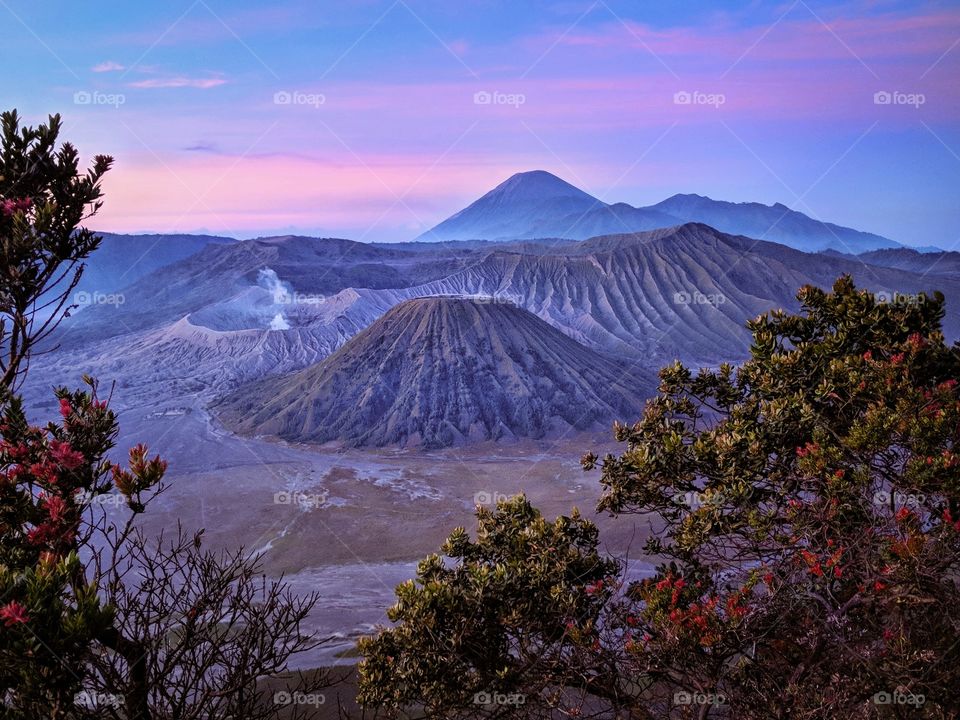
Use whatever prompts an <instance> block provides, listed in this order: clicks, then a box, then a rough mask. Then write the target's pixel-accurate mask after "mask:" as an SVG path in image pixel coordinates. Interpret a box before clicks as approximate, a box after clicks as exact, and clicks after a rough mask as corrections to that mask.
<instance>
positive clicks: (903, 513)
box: [894, 507, 913, 522]
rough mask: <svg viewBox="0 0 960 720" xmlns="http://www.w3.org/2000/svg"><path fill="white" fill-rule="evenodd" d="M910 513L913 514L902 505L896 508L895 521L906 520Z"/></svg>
mask: <svg viewBox="0 0 960 720" xmlns="http://www.w3.org/2000/svg"><path fill="white" fill-rule="evenodd" d="M912 514H913V513H911V512H910V511H909V510H908V509H907V508H905V507H902V508H900V509H899V510H897V514H896V515H894V519H895V520H896V521H897V522H903V521H904V520H906V519H907V518H908V517H910V516H911V515H912Z"/></svg>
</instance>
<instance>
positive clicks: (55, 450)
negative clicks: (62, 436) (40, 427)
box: [50, 440, 83, 470]
mask: <svg viewBox="0 0 960 720" xmlns="http://www.w3.org/2000/svg"><path fill="white" fill-rule="evenodd" d="M50 456H51V457H52V458H53V459H54V461H55V462H56V463H57V464H58V465H60V466H61V467H63V468H64V469H65V470H75V469H76V468H78V467H80V466H81V465H83V455H82V454H80V453H79V452H77V451H76V450H74V449H73V448H72V447H70V443H68V442H65V441H61V440H53V441H51V442H50Z"/></svg>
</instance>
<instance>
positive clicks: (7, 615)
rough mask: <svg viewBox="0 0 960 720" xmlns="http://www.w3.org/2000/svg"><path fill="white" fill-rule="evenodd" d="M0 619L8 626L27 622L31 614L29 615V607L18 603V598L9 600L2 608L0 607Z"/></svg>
mask: <svg viewBox="0 0 960 720" xmlns="http://www.w3.org/2000/svg"><path fill="white" fill-rule="evenodd" d="M0 620H3V624H4V625H6V626H7V627H10V626H12V625H16V624H17V623H25V622H27V621H29V620H30V616H29V615H27V609H26V608H25V607H24V606H23V605H21V604H20V603H18V602H17V601H16V600H14V601H11V602H8V603H7V604H6V605H4V606H3V607H2V608H0Z"/></svg>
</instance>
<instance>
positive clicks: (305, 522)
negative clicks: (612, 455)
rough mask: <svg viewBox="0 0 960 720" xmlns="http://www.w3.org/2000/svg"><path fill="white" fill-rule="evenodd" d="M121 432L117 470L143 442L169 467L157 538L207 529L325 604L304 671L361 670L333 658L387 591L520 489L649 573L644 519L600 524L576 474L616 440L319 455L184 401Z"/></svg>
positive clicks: (381, 605) (153, 529) (153, 512)
mask: <svg viewBox="0 0 960 720" xmlns="http://www.w3.org/2000/svg"><path fill="white" fill-rule="evenodd" d="M120 423H121V429H122V432H121V437H120V438H119V442H118V447H117V450H116V451H115V453H114V454H115V456H116V458H117V459H118V460H121V459H122V456H123V454H124V453H125V451H126V449H127V448H129V447H130V446H131V445H133V444H135V443H136V442H141V441H142V442H146V443H147V444H148V445H149V447H150V450H151V452H159V453H160V454H161V455H162V456H164V457H165V458H168V459H169V460H170V469H169V471H168V475H167V479H168V485H169V487H168V489H167V490H166V491H165V492H164V493H163V494H162V495H161V496H160V497H159V498H158V499H157V501H156V502H155V503H153V504H151V505H150V506H149V507H148V510H147V512H146V514H145V515H144V516H143V520H142V526H143V527H144V528H145V529H146V530H147V531H148V532H149V533H151V534H156V533H158V532H160V531H161V530H166V531H167V532H169V531H170V529H171V528H172V527H173V526H175V524H176V521H177V520H180V521H181V522H182V523H183V525H184V526H185V528H186V529H187V530H188V531H191V530H193V529H196V528H199V527H205V528H206V533H205V535H204V538H205V545H206V546H207V547H209V548H214V549H216V548H235V547H237V546H238V545H242V546H244V547H245V548H246V549H247V551H248V552H249V553H250V554H251V555H257V556H259V557H260V560H261V562H262V564H263V569H264V571H265V572H266V573H267V574H268V575H269V576H271V577H279V576H280V575H284V576H285V577H286V579H287V580H289V581H290V583H291V586H292V588H293V589H295V590H296V591H297V592H304V593H306V592H311V591H317V592H319V593H320V594H321V600H320V602H319V603H318V605H317V607H316V609H315V611H314V612H313V614H312V615H311V616H310V618H309V629H311V630H313V631H315V632H316V633H317V634H318V635H319V636H321V637H330V638H333V639H332V640H331V642H330V643H328V644H327V645H325V646H323V647H322V648H319V649H318V650H316V651H314V652H312V653H310V654H309V655H305V656H303V657H301V658H299V660H298V661H297V662H296V663H295V665H296V666H297V667H301V668H305V667H316V666H318V665H327V664H332V663H335V662H353V660H351V659H349V658H347V659H343V658H338V657H337V655H338V654H339V653H343V652H344V651H347V650H349V649H350V648H351V647H352V646H353V644H354V642H355V641H356V638H357V637H359V636H360V635H362V634H364V633H368V632H370V631H371V630H372V629H373V628H374V627H375V626H376V625H378V624H384V623H386V622H387V620H386V616H385V614H384V613H385V611H386V609H387V608H388V607H389V606H390V605H391V604H392V603H393V589H394V587H395V586H396V585H397V584H399V583H400V582H402V581H404V580H406V579H408V578H410V577H412V576H413V574H414V573H415V569H416V563H417V561H418V560H420V559H421V558H423V557H424V556H426V555H427V554H429V553H432V552H436V551H437V550H438V549H439V547H440V544H441V543H442V542H443V540H444V539H445V538H446V536H447V535H449V533H450V531H451V530H453V528H455V527H456V526H458V525H463V526H465V527H467V528H468V529H472V528H473V527H474V525H475V520H474V517H473V512H474V507H475V502H477V501H479V502H481V503H489V502H492V501H495V500H496V499H497V498H499V497H505V496H507V495H508V494H513V493H515V492H518V491H520V490H523V491H525V492H526V493H527V494H528V496H529V497H530V498H531V500H532V502H533V503H534V504H535V505H537V506H538V507H540V508H541V509H542V510H543V512H544V514H545V515H546V516H547V517H555V516H556V515H558V514H569V513H570V511H571V509H572V508H573V507H574V506H577V507H578V508H579V509H580V510H581V512H582V513H583V514H584V515H585V516H587V517H590V518H591V519H593V520H595V521H596V522H597V523H598V525H599V526H600V528H601V541H602V543H603V544H604V546H605V548H606V549H607V550H608V551H609V552H611V553H615V554H618V555H624V554H625V553H627V552H628V550H629V555H630V557H631V558H633V559H634V560H636V561H637V563H636V565H635V567H634V569H633V570H632V571H631V572H633V573H634V574H637V573H639V574H643V573H645V572H649V569H650V568H649V564H647V563H644V562H642V561H640V560H638V558H640V549H641V547H642V545H643V541H644V540H645V539H646V537H647V536H648V535H649V533H650V532H651V528H650V527H649V523H648V521H647V519H645V518H643V517H624V518H620V519H611V518H609V517H606V516H600V515H596V514H595V513H594V512H593V508H594V507H595V504H596V500H597V498H598V496H599V490H600V487H599V483H598V477H599V473H597V472H591V473H585V472H584V471H583V470H582V469H581V468H580V466H579V460H578V458H579V456H580V455H581V454H582V453H583V452H585V451H586V450H595V451H597V452H600V453H601V454H602V453H603V452H605V451H607V450H614V449H616V446H615V444H612V443H611V442H610V439H609V432H601V433H596V434H593V435H588V434H577V435H571V436H569V437H566V438H562V439H558V440H549V441H542V442H533V441H526V442H514V443H503V444H495V443H483V444H479V445H476V446H471V447H468V448H448V449H445V450H442V451H435V452H415V451H399V450H396V449H381V450H358V449H353V450H343V449H336V448H328V449H324V448H318V447H316V446H303V445H293V444H287V443H283V442H268V441H264V440H260V439H247V438H240V437H237V436H234V435H231V434H229V433H227V432H225V431H224V430H223V429H222V428H221V427H219V425H218V424H217V423H216V422H215V421H214V420H212V419H211V417H210V416H209V415H208V414H207V413H206V412H205V411H203V410H202V409H200V408H199V407H197V406H196V405H192V406H191V405H190V403H189V401H183V400H181V401H178V402H176V403H167V404H165V405H164V404H161V405H153V406H148V407H138V408H129V409H127V410H125V411H123V412H122V413H121V417H120ZM114 512H118V513H123V512H125V510H123V509H119V510H115V511H114Z"/></svg>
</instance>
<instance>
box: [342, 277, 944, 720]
mask: <svg viewBox="0 0 960 720" xmlns="http://www.w3.org/2000/svg"><path fill="white" fill-rule="evenodd" d="M798 298H799V300H800V302H801V304H802V312H801V313H800V314H796V315H792V314H788V313H786V312H785V311H782V310H781V311H775V312H772V313H769V314H768V315H764V316H761V317H759V318H757V319H756V320H753V321H751V322H750V323H749V328H750V329H751V331H752V333H753V342H752V344H751V347H750V358H749V359H748V360H747V361H746V362H744V363H743V364H742V365H740V366H739V367H738V368H734V367H733V366H732V365H729V364H727V365H722V366H721V367H720V368H718V369H717V370H703V371H700V372H699V373H697V374H694V373H693V372H691V371H690V370H689V369H687V368H686V367H684V366H683V365H682V364H680V363H677V364H674V365H672V366H669V367H667V368H664V369H663V370H662V371H661V374H660V377H661V385H660V389H659V393H658V395H657V396H656V397H654V398H653V399H651V400H650V401H649V402H648V403H647V406H646V408H645V411H644V414H643V416H642V417H641V418H640V420H639V421H637V422H636V423H634V424H633V425H631V426H627V425H623V424H618V425H616V426H615V429H614V431H615V437H616V438H617V440H619V441H620V442H623V443H625V448H624V450H623V452H622V453H621V454H620V455H613V454H610V455H607V456H606V457H605V458H603V459H602V460H600V459H599V458H597V457H596V456H595V455H593V454H587V455H585V456H584V458H583V464H584V466H585V468H587V469H591V468H593V467H597V466H600V467H601V468H602V476H601V483H602V486H603V496H602V498H601V502H600V509H601V510H603V511H608V512H612V513H614V514H627V513H643V514H645V515H646V516H647V517H652V518H653V519H654V522H653V526H654V527H656V528H658V531H657V532H656V533H654V534H653V536H652V537H651V538H650V540H649V541H648V543H647V545H646V548H645V549H646V551H647V552H648V553H649V554H650V556H651V557H655V558H657V560H656V562H659V563H661V564H660V565H659V566H658V567H657V568H656V572H655V574H654V576H653V577H650V578H646V579H643V580H633V581H630V580H629V578H621V579H620V580H618V581H617V582H611V581H610V580H609V579H608V578H607V577H606V576H608V575H610V574H611V573H610V572H609V571H605V572H603V575H604V577H600V578H598V577H596V576H592V575H589V574H587V573H584V575H583V576H575V577H571V576H570V575H569V574H566V573H564V572H562V566H561V567H560V568H559V570H561V571H560V572H557V571H556V570H551V568H556V565H555V564H554V563H556V562H557V560H556V559H555V558H577V557H578V553H579V552H582V551H583V548H582V547H580V546H578V545H576V544H574V543H572V542H571V541H570V539H565V540H564V541H563V542H561V543H557V542H556V541H554V542H553V543H550V544H549V545H547V546H546V547H549V548H550V555H549V556H548V557H547V558H544V557H542V556H541V555H540V554H539V550H540V548H541V547H542V546H541V545H539V544H538V545H537V547H536V548H534V547H532V546H530V545H527V544H526V539H527V538H528V537H530V536H531V535H532V531H531V530H528V529H526V528H525V527H524V526H523V525H517V524H514V522H512V521H511V517H512V513H513V512H514V509H513V508H512V507H511V506H506V507H502V508H500V509H499V512H500V513H501V516H498V517H497V518H496V519H491V518H489V517H487V516H485V515H481V518H480V526H479V528H478V535H477V537H478V540H477V543H478V545H480V546H481V547H482V548H483V552H482V554H481V555H479V556H478V555H474V554H472V552H462V553H450V555H451V558H452V559H453V560H454V561H455V563H456V565H455V567H454V568H453V569H448V568H447V566H446V565H445V564H443V563H441V562H440V561H439V560H438V559H435V560H431V561H427V564H425V565H424V566H421V576H420V577H419V578H418V581H419V585H414V584H410V585H408V586H401V588H400V589H399V591H398V605H397V606H396V608H395V609H394V611H393V613H392V615H391V619H392V620H394V621H395V622H396V623H397V625H396V627H395V628H392V629H388V630H384V631H382V632H381V634H380V635H379V636H378V637H377V638H375V639H373V640H368V641H364V642H363V643H362V644H361V650H362V651H363V652H364V654H365V656H366V659H365V661H364V663H363V664H362V665H361V669H360V672H361V686H362V687H364V688H366V689H365V690H364V695H363V699H364V700H365V701H366V702H368V703H369V704H371V705H388V706H393V707H398V706H404V705H406V706H407V708H408V709H409V707H410V706H412V705H415V704H416V703H418V702H422V701H423V699H424V698H430V699H431V704H430V708H431V710H433V711H435V713H436V714H437V715H439V716H443V717H461V716H464V715H465V714H469V713H465V711H464V707H463V705H462V703H460V701H459V698H458V697H456V696H454V695H448V694H445V693H446V689H445V688H444V686H443V685H441V684H440V683H443V682H451V680H449V679H448V680H443V679H442V678H444V677H446V675H445V673H450V672H451V671H450V668H453V671H452V677H454V678H461V677H465V678H474V677H482V678H484V680H487V681H488V682H491V683H492V682H494V680H495V679H498V678H500V677H503V678H508V679H509V682H510V689H511V690H513V691H525V692H527V693H529V694H528V696H527V697H528V704H527V705H525V706H524V707H525V710H524V712H526V713H528V714H529V715H530V716H542V717H547V716H556V713H557V711H559V712H560V713H561V714H563V715H569V716H578V715H586V714H587V713H588V712H589V713H591V714H593V715H595V716H596V715H600V714H603V713H606V716H614V715H617V714H618V713H619V714H622V715H623V716H627V715H629V716H631V717H642V718H661V717H664V718H665V717H695V716H697V717H707V716H709V717H730V718H746V719H751V720H752V719H756V720H761V719H762V720H766V719H768V718H791V719H796V718H802V719H809V720H813V719H814V718H816V719H819V718H833V717H847V718H851V719H859V718H864V719H866V718H874V717H878V712H879V710H878V707H877V705H876V704H875V703H874V701H873V698H874V697H876V698H880V700H881V701H882V702H886V698H890V697H907V698H911V700H916V699H918V698H923V704H922V707H920V708H919V709H914V708H912V709H911V712H916V713H917V715H916V716H917V717H929V718H943V717H950V716H951V715H950V713H951V712H953V711H954V710H955V709H956V708H957V707H960V643H958V642H957V636H958V635H960V610H958V609H960V588H958V577H960V574H958V571H960V464H958V460H957V453H958V452H960V451H958V448H957V442H958V439H960V394H958V384H957V380H958V378H960V351H958V349H957V348H956V347H948V346H947V345H946V344H945V343H944V340H943V336H942V334H941V332H940V320H941V318H942V317H943V312H944V311H943V297H942V296H941V295H939V294H936V295H934V296H933V297H926V302H922V303H917V304H913V305H909V306H907V305H896V304H881V303H877V302H876V301H875V299H874V296H873V295H872V294H870V293H867V292H863V291H860V290H857V288H856V287H854V285H853V282H852V281H851V280H850V279H849V278H847V277H843V278H841V279H839V280H838V281H837V282H836V284H835V285H834V288H833V292H824V291H822V290H819V289H816V288H812V287H807V288H803V289H802V290H801V291H800V293H799V295H798ZM691 493H693V494H696V496H698V497H700V496H705V497H709V498H710V500H711V501H710V502H705V503H696V504H693V503H687V502H681V499H682V498H685V497H689V496H690V494H691ZM525 512H529V510H525ZM557 522H560V520H558V521H557ZM502 527H507V528H510V529H511V531H509V532H507V531H504V530H503V529H501V528H502ZM455 538H457V540H456V543H455V546H456V547H462V548H464V549H465V550H467V549H469V548H471V547H472V546H471V544H470V543H469V542H468V541H467V540H466V538H465V536H464V531H462V530H458V531H457V533H456V534H455ZM452 539H453V538H452ZM591 547H592V546H591ZM478 557H482V558H489V560H488V561H487V562H489V563H490V565H489V568H487V569H483V568H478V567H475V566H474V565H473V563H472V561H473V560H474V559H475V558H478ZM506 558H509V561H507V560H506ZM503 562H508V565H507V567H519V568H523V570H524V574H523V575H521V576H520V578H522V579H523V582H519V581H517V582H516V584H513V585H510V586H508V587H504V586H503V585H501V584H498V583H499V582H500V578H501V577H503V576H502V575H501V574H499V572H500V571H499V567H500V563H503ZM596 562H597V563H599V562H601V558H600V557H598V558H597V560H596ZM544 571H548V572H552V573H553V575H554V576H555V577H556V578H557V580H556V581H555V582H554V583H552V584H550V583H543V582H530V581H529V580H527V578H537V577H540V575H538V573H542V572H544ZM506 577H515V576H513V575H510V574H507V576H506ZM468 581H469V582H468ZM464 587H469V588H470V591H469V593H465V592H464ZM578 587H579V589H580V596H582V597H586V598H590V599H595V598H599V599H601V600H602V602H601V603H599V604H597V605H589V606H586V607H585V608H581V609H580V610H581V611H582V612H584V615H583V616H573V617H571V618H569V619H568V620H567V625H566V632H564V633H563V634H562V635H559V636H558V635H557V634H556V633H554V634H553V635H550V634H545V633H544V632H543V629H544V627H545V626H544V625H543V624H542V622H543V621H544V620H545V619H547V618H552V617H553V616H552V615H551V613H550V610H551V608H554V607H556V603H557V602H558V601H560V600H561V599H563V598H566V597H569V596H571V593H573V592H574V590H575V589H576V588H578ZM521 588H522V591H521V590H520V589H521ZM517 592H522V597H523V598H524V599H523V601H522V604H520V603H518V601H517V600H515V599H514V598H515V597H516V595H515V593H517ZM501 593H502V594H504V596H505V597H508V598H510V600H509V601H508V602H507V603H506V604H505V605H504V603H503V602H502V601H500V600H499V597H500V594H501ZM511 593H514V594H511ZM481 600H482V602H481ZM515 605H516V607H517V608H521V607H522V608H524V612H520V611H519V610H518V611H517V612H516V613H513V612H511V609H512V608H513V607H514V606H515ZM488 606H489V607H493V608H497V611H496V612H494V613H493V614H485V613H486V608H487V607H488ZM504 618H509V623H510V624H509V625H508V627H509V628H510V633H509V638H510V642H507V641H506V640H505V639H504V637H503V636H502V635H500V634H498V633H494V632H492V631H489V634H487V633H488V631H487V630H486V628H487V627H488V626H491V627H492V626H497V627H499V626H500V625H502V624H504ZM464 628H469V629H470V631H471V635H470V636H469V639H470V642H463V638H462V636H461V635H460V633H461V632H462V630H463V629H464ZM558 637H559V638H561V639H562V640H563V642H562V643H560V642H559V641H558V640H557V638H558ZM521 660H522V662H521ZM545 668H546V669H547V670H548V671H545V670H544V669H545ZM500 672H503V673H504V674H503V675H498V673H500ZM547 688H552V689H553V692H549V691H548V690H547ZM434 690H437V691H438V692H439V694H437V695H432V696H431V695H430V693H431V691H434ZM441 690H442V692H440V691H441ZM571 695H572V696H574V697H576V698H578V701H577V702H570V701H569V699H570V697H571ZM691 698H697V699H698V700H697V701H698V702H699V700H700V699H705V701H706V702H707V703H708V704H703V705H701V706H700V707H691V703H692V700H691ZM721 699H722V706H721V704H720V703H721ZM691 712H692V713H693V714H690V713H691ZM538 713H539V715H538ZM685 713H686V714H685ZM911 716H913V715H911Z"/></svg>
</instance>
